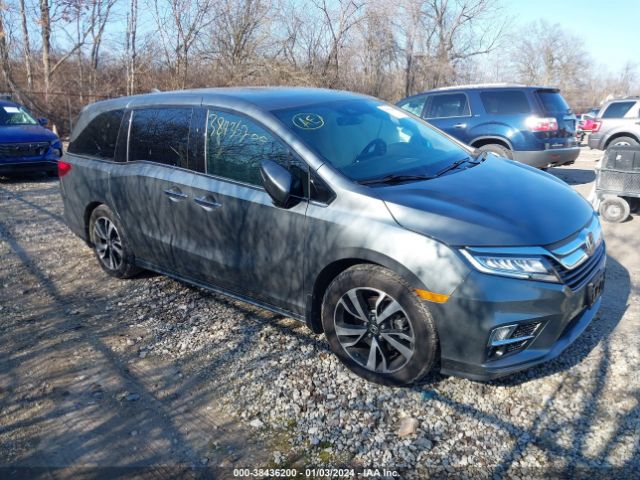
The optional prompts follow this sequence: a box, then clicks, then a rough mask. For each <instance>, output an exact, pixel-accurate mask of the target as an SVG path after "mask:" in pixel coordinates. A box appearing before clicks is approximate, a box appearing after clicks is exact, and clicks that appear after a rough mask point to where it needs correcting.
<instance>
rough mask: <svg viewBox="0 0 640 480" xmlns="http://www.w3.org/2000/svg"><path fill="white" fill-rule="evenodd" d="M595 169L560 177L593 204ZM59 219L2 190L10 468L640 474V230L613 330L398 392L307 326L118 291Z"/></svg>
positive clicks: (55, 209) (0, 372) (187, 293)
mask: <svg viewBox="0 0 640 480" xmlns="http://www.w3.org/2000/svg"><path fill="white" fill-rule="evenodd" d="M595 159H597V157H596V156H595V155H594V154H593V153H592V152H588V151H585V154H584V155H583V156H581V159H580V161H578V162H577V163H576V164H575V165H574V166H573V167H563V168H557V169H552V173H554V174H556V175H557V176H558V177H560V178H562V179H564V180H565V181H567V182H569V183H570V184H572V185H573V186H574V187H575V188H576V189H577V190H578V191H579V192H580V193H582V194H584V195H587V194H588V192H589V190H590V187H591V184H592V181H593V178H594V175H593V166H594V162H593V160H595ZM61 215H62V204H61V199H60V196H59V191H58V184H57V182H56V181H51V180H45V179H40V178H22V179H0V319H1V322H0V408H1V410H0V411H1V412H2V414H1V415H0V465H1V466H4V467H12V468H14V467H23V468H25V467H28V468H31V470H26V471H28V472H30V473H35V474H38V475H41V476H46V477H47V478H64V477H72V476H75V474H76V473H77V471H78V469H82V468H87V467H95V466H98V467H106V466H109V467H114V466H117V467H144V468H145V470H144V472H147V473H149V472H151V473H150V475H151V477H161V478H164V477H167V478H168V477H173V476H175V475H176V474H181V475H191V476H199V475H202V474H203V472H209V473H212V474H215V475H217V476H218V477H222V478H225V477H231V476H232V473H231V470H229V468H231V467H236V468H254V467H255V468H264V467H275V466H280V467H287V466H288V467H291V466H293V467H297V468H302V467H305V466H307V467H316V468H317V467H321V466H341V467H354V468H360V467H377V468H382V467H387V468H391V469H394V470H396V471H397V472H399V474H400V476H401V477H402V478H424V477H425V476H427V475H444V474H451V473H454V474H458V475H466V476H469V477H476V478H491V477H493V476H495V475H498V476H508V477H516V476H520V477H525V476H526V477H529V476H539V477H543V476H545V475H549V474H550V471H553V472H554V473H555V474H563V475H568V476H578V475H581V476H585V477H586V476H589V477H593V476H596V475H597V476H601V475H607V476H610V477H616V476H617V477H619V478H632V477H635V478H637V477H638V475H639V474H640V430H639V429H638V425H639V424H640V404H639V401H640V376H639V374H638V372H639V371H640V347H639V345H640V344H639V342H638V340H639V338H638V337H639V335H638V331H639V328H638V327H639V326H640V302H639V297H640V289H639V284H640V278H639V273H640V268H639V267H640V254H638V235H637V232H638V224H639V223H638V222H640V219H639V218H638V217H637V216H636V217H635V218H634V219H633V220H630V221H627V222H626V223H623V224H618V225H610V224H607V225H605V235H606V238H607V241H608V248H609V263H608V271H607V280H606V282H607V283H606V289H605V294H604V299H603V306H602V309H601V312H600V314H599V316H598V318H596V320H595V321H594V322H593V323H592V325H591V326H590V327H589V328H588V329H587V331H586V332H585V333H584V334H583V335H582V336H581V337H580V338H579V339H578V340H577V341H576V343H575V344H574V345H572V346H571V347H570V348H569V349H568V350H567V351H566V352H565V353H564V354H562V355H561V356H560V357H559V358H558V359H556V360H554V361H552V362H549V363H547V364H545V365H543V366H540V367H538V368H534V369H532V370H529V371H527V372H524V373H521V374H518V375H515V376H512V377H509V378H507V379H503V380H499V381H494V382H491V383H478V382H472V381H469V380H464V379H459V378H453V377H443V376H440V375H434V376H433V377H432V378H431V379H430V380H429V381H428V382H427V383H426V384H425V385H423V386H421V387H416V388H411V389H393V388H388V387H381V386H378V385H374V384H371V383H367V382H365V381H363V380H361V379H360V378H358V377H356V376H355V375H353V374H351V373H350V372H349V371H348V370H347V369H346V368H344V367H343V366H342V365H341V364H340V363H339V362H338V361H337V360H336V358H335V357H334V356H333V355H332V354H331V353H330V351H329V349H328V345H327V343H326V342H325V340H324V338H323V337H322V336H319V335H314V334H312V333H311V332H310V331H309V330H308V329H307V328H306V327H305V326H304V325H302V324H300V323H297V322H295V321H293V320H290V319H287V318H283V317H279V316H275V315H273V314H270V313H268V312H265V311H262V310H260V309H257V308H253V307H251V306H248V305H246V304H243V303H241V302H235V301H231V300H228V299H226V298H223V297H221V296H218V295H216V294H212V293H210V292H206V291H204V290H201V289H198V288H193V287H190V286H187V285H184V284H182V283H179V282H177V281H174V280H171V279H169V278H166V277H163V276H160V275H153V274H145V275H142V276H141V277H139V278H136V279H133V280H127V281H120V280H116V279H112V278H110V277H108V276H106V275H105V274H104V273H103V272H102V271H101V270H100V268H99V267H98V265H97V263H96V261H95V259H94V257H93V255H92V253H91V251H90V250H89V249H88V247H86V245H84V244H83V243H82V241H81V240H79V239H77V238H76V237H74V236H73V235H72V234H71V233H70V232H69V230H68V229H67V228H66V227H65V225H64V223H63V222H62V218H61ZM205 466H206V467H207V469H203V468H202V467H205ZM39 467H41V469H39ZM18 472H23V473H24V472H25V470H24V469H23V470H18ZM0 476H1V471H0Z"/></svg>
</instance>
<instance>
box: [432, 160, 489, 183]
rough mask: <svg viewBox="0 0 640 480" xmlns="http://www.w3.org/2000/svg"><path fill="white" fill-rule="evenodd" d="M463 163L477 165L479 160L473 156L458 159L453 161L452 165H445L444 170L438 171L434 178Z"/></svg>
mask: <svg viewBox="0 0 640 480" xmlns="http://www.w3.org/2000/svg"><path fill="white" fill-rule="evenodd" d="M463 163H473V164H474V165H477V164H478V163H479V162H477V161H475V160H473V159H472V158H471V157H465V158H461V159H460V160H456V161H455V162H453V163H452V164H451V165H448V166H446V167H444V168H443V169H442V170H440V171H439V172H437V173H436V174H435V175H434V176H433V178H435V177H439V176H441V175H444V174H445V173H447V172H450V171H451V170H455V169H456V168H458V167H459V166H460V165H462V164H463Z"/></svg>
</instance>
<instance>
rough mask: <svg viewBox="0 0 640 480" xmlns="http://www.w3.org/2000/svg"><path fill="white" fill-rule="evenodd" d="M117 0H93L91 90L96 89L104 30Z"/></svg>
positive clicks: (90, 18)
mask: <svg viewBox="0 0 640 480" xmlns="http://www.w3.org/2000/svg"><path fill="white" fill-rule="evenodd" d="M116 1H117V0H92V2H91V6H90V7H91V10H90V15H89V32H90V35H91V53H90V56H89V59H90V65H91V78H90V83H91V91H92V92H93V91H94V90H95V89H96V75H97V72H98V64H99V61H100V47H101V46H102V40H103V36H104V31H105V28H106V26H107V22H108V21H109V17H110V14H111V10H112V9H113V7H114V6H115V4H116Z"/></svg>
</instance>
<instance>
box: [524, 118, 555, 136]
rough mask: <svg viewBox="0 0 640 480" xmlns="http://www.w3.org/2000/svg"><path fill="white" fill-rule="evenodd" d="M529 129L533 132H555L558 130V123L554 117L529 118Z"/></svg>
mask: <svg viewBox="0 0 640 480" xmlns="http://www.w3.org/2000/svg"><path fill="white" fill-rule="evenodd" d="M527 127H529V130H531V131H532V132H555V131H556V130H558V121H557V120H556V119H555V118H553V117H544V118H542V117H529V118H527Z"/></svg>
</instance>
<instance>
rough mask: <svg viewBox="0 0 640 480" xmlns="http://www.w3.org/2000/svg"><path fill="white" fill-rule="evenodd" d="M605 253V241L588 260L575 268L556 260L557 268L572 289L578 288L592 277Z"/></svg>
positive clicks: (565, 282)
mask: <svg viewBox="0 0 640 480" xmlns="http://www.w3.org/2000/svg"><path fill="white" fill-rule="evenodd" d="M604 255H605V248H604V242H601V243H600V246H598V248H597V249H596V251H595V252H593V255H591V256H590V257H589V258H588V259H587V260H586V261H584V262H583V263H582V264H581V265H580V266H578V267H577V268H574V269H573V270H568V269H566V268H565V267H563V266H562V265H561V264H560V263H558V262H556V269H557V271H558V273H559V274H560V278H561V279H562V282H563V283H564V284H566V285H567V286H568V287H569V288H570V289H571V290H577V289H578V288H581V287H582V286H583V285H584V284H585V283H587V281H588V280H589V279H590V278H591V277H592V275H593V274H594V273H595V271H596V270H597V269H598V266H599V265H600V262H601V261H602V259H603V257H604Z"/></svg>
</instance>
